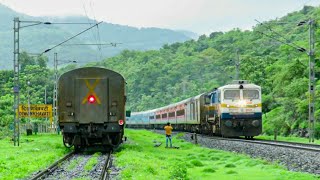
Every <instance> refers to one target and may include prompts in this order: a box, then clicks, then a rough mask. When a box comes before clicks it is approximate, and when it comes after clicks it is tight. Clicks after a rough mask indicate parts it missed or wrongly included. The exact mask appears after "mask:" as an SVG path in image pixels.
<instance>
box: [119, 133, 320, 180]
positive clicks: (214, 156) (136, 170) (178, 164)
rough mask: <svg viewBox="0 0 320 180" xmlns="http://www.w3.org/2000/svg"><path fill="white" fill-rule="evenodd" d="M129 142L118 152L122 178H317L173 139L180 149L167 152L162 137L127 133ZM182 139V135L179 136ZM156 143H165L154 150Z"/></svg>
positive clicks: (257, 160) (261, 161) (150, 134)
mask: <svg viewBox="0 0 320 180" xmlns="http://www.w3.org/2000/svg"><path fill="white" fill-rule="evenodd" d="M126 136H127V137H128V142H126V143H125V144H124V145H123V146H122V147H121V148H120V149H119V150H118V151H117V152H116V154H115V155H116V157H117V158H116V165H117V166H118V167H120V168H121V169H122V172H121V174H120V175H121V179H141V180H142V179H143V180H144V179H201V180H202V179H268V180H269V179H299V180H301V179H316V178H317V177H316V176H314V175H311V174H307V173H298V172H290V171H287V170H286V169H285V168H284V167H282V166H280V165H277V164H273V163H269V162H266V161H264V160H259V159H250V158H249V157H248V156H246V155H241V154H235V153H231V152H223V151H220V150H214V149H208V148H203V147H200V146H198V145H194V144H192V143H189V142H185V141H183V140H181V139H177V138H176V137H174V138H173V144H174V145H175V146H179V147H180V149H166V148H165V138H164V136H163V135H160V134H155V133H152V132H149V131H145V130H131V129H127V130H126ZM177 136H179V135H177ZM154 141H157V142H163V144H162V145H161V146H160V147H154V146H153V145H154Z"/></svg>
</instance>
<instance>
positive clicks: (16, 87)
mask: <svg viewBox="0 0 320 180" xmlns="http://www.w3.org/2000/svg"><path fill="white" fill-rule="evenodd" d="M13 21H14V25H13V76H14V78H13V79H14V83H13V84H14V85H13V92H14V103H13V112H14V113H13V114H14V115H13V116H14V121H13V123H14V132H13V133H14V135H13V140H14V146H16V145H18V146H19V144H20V119H19V104H20V94H19V88H20V87H19V68H20V65H19V28H20V21H19V18H18V17H15V18H14V20H13Z"/></svg>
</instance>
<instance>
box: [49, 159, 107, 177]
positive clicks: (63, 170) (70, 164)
mask: <svg viewBox="0 0 320 180" xmlns="http://www.w3.org/2000/svg"><path fill="white" fill-rule="evenodd" d="M91 157H93V155H92V154H90V155H88V154H75V155H74V156H73V157H72V158H70V159H69V160H68V161H65V162H63V163H62V164H61V165H60V166H59V167H58V168H57V169H56V170H55V171H53V172H52V173H51V174H50V175H49V176H48V177H46V178H45V179H47V180H57V179H61V180H71V179H75V178H81V179H90V180H91V179H99V178H100V175H101V172H102V168H103V165H104V163H105V160H106V158H107V155H106V154H102V155H100V156H98V158H97V159H98V162H97V164H96V165H95V166H93V167H92V169H91V170H89V171H87V170H85V168H84V167H85V165H86V164H87V162H88V161H89V159H90V158H91Z"/></svg>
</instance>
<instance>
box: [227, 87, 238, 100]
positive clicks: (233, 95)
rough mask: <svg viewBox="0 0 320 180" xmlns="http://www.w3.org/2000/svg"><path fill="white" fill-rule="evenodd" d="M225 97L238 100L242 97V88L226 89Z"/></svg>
mask: <svg viewBox="0 0 320 180" xmlns="http://www.w3.org/2000/svg"><path fill="white" fill-rule="evenodd" d="M224 99H232V100H238V99H240V90H238V89H237V90H225V91H224Z"/></svg>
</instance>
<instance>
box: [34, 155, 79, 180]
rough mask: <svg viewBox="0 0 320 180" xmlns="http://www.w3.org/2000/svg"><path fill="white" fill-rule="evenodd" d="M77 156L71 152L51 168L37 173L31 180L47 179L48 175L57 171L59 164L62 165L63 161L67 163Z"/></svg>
mask: <svg viewBox="0 0 320 180" xmlns="http://www.w3.org/2000/svg"><path fill="white" fill-rule="evenodd" d="M74 154H75V151H72V152H70V153H69V154H67V155H66V156H64V157H63V158H61V159H59V160H58V161H56V162H54V163H53V164H52V165H51V166H49V167H48V168H47V169H45V170H43V171H41V172H39V173H37V174H36V175H35V176H33V177H32V178H31V180H37V179H43V178H45V177H46V176H47V175H48V174H50V173H51V172H53V171H54V170H55V169H57V168H58V166H59V164H61V163H62V162H63V161H66V160H67V159H69V158H70V157H72V156H73V155H74Z"/></svg>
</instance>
